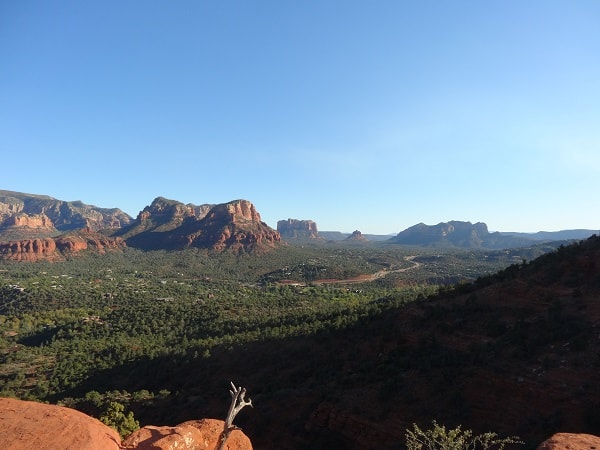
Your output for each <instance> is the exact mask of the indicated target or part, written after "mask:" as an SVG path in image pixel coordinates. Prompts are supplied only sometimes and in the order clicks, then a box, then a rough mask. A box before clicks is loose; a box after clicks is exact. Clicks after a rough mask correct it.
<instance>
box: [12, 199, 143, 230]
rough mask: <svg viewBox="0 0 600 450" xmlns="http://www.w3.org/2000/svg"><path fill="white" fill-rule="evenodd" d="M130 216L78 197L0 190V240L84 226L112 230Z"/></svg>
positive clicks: (127, 221)
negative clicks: (72, 199) (68, 197)
mask: <svg viewBox="0 0 600 450" xmlns="http://www.w3.org/2000/svg"><path fill="white" fill-rule="evenodd" d="M132 220H133V219H132V218H131V217H130V216H129V215H128V214H126V213H124V212H123V211H121V210H120V209H118V208H110V209H108V208H98V207H96V206H93V205H86V204H85V203H82V202H81V201H73V202H67V201H63V200H57V199H55V198H52V197H49V196H47V195H34V194H25V193H22V192H14V191H4V190H0V239H1V240H9V239H11V240H14V239H27V238H38V237H50V236H57V235H59V234H61V233H64V232H67V231H72V230H77V229H83V228H86V229H89V230H92V231H100V230H107V229H108V230H115V229H118V228H120V227H122V226H125V225H128V224H129V223H130V222H131V221H132Z"/></svg>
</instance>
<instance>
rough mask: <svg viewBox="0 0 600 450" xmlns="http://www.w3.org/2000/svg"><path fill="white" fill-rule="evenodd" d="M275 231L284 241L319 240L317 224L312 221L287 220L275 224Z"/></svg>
mask: <svg viewBox="0 0 600 450" xmlns="http://www.w3.org/2000/svg"><path fill="white" fill-rule="evenodd" d="M277 231H279V234H280V235H281V239H284V240H286V241H290V240H291V241H295V240H307V239H319V240H322V239H323V238H321V236H319V230H318V229H317V224H316V223H315V222H314V221H312V220H299V219H287V220H279V221H278V222H277Z"/></svg>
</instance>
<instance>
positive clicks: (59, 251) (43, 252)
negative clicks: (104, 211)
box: [0, 229, 126, 261]
mask: <svg viewBox="0 0 600 450" xmlns="http://www.w3.org/2000/svg"><path fill="white" fill-rule="evenodd" d="M124 247H126V244H125V241H124V240H123V239H121V238H109V237H107V236H104V235H102V234H99V233H95V232H92V231H90V230H89V229H88V230H82V231H81V232H79V233H71V234H68V235H61V236H58V237H56V238H44V239H25V240H20V241H8V242H0V259H9V260H15V261H38V260H40V259H45V260H49V261H55V260H60V259H64V257H65V256H66V255H67V254H73V253H79V252H81V251H83V250H88V249H89V250H93V251H96V252H98V253H105V252H106V251H107V250H120V249H122V248H124Z"/></svg>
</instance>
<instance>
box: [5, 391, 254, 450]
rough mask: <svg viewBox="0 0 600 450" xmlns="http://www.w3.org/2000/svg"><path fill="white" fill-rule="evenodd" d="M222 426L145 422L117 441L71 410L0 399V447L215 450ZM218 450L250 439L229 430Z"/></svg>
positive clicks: (242, 449) (242, 447)
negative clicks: (145, 424)
mask: <svg viewBox="0 0 600 450" xmlns="http://www.w3.org/2000/svg"><path fill="white" fill-rule="evenodd" d="M223 426H224V422H223V421H222V420H216V419H202V420H192V421H189V422H184V423H182V424H181V425H177V426H175V427H154V426H146V427H144V428H141V429H139V430H137V431H136V432H134V433H132V434H131V435H130V436H129V437H128V438H127V439H125V441H124V442H122V443H121V437H120V436H119V433H117V431H115V430H113V429H112V428H110V427H108V426H107V425H105V424H103V423H102V422H100V421H99V420H96V419H94V418H92V417H90V416H88V415H86V414H83V413H82V412H79V411H76V410H74V409H70V408H65V407H63V406H55V405H47V404H43V403H37V402H28V401H23V400H16V399H12V398H0V449H1V450H32V449H35V450H124V449H127V450H130V449H131V450H133V449H136V450H173V449H182V450H184V449H186V450H216V449H217V448H218V445H219V439H220V437H221V432H222V431H223ZM224 449H225V450H252V443H251V442H250V439H249V438H248V437H247V436H246V435H245V434H244V433H242V432H241V431H240V430H234V431H232V432H231V434H230V435H229V438H228V439H227V442H226V443H225V447H224Z"/></svg>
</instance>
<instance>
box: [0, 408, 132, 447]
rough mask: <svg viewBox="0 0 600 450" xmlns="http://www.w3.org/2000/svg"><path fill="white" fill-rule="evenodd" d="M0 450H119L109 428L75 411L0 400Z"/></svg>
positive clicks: (117, 436) (117, 437)
mask: <svg viewBox="0 0 600 450" xmlns="http://www.w3.org/2000/svg"><path fill="white" fill-rule="evenodd" d="M0 430H2V431H0V448H2V450H31V449H40V450H50V449H56V450H58V449H77V450H119V449H120V448H121V446H120V444H121V437H120V436H119V433H117V432H116V431H115V430H113V429H112V428H110V427H108V426H106V425H104V424H103V423H102V422H100V421H99V420H96V419H94V418H92V417H90V416H87V415H85V414H83V413H81V412H79V411H75V410H73V409H70V408H65V407H62V406H55V405H45V404H42V403H37V402H28V401H22V400H15V399H12V398H0Z"/></svg>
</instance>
